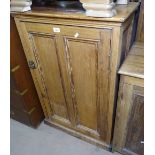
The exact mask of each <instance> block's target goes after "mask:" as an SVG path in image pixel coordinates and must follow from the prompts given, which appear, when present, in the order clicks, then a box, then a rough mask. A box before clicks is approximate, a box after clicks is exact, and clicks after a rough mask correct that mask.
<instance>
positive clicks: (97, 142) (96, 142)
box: [44, 119, 111, 151]
mask: <svg viewBox="0 0 155 155" xmlns="http://www.w3.org/2000/svg"><path fill="white" fill-rule="evenodd" d="M44 122H45V124H47V125H50V126H52V127H55V128H57V129H59V130H62V131H64V132H66V133H68V134H70V135H72V136H74V137H77V138H79V139H82V140H84V141H86V142H88V143H90V144H93V145H96V146H98V147H100V148H103V149H105V150H107V151H111V145H108V144H106V143H104V142H102V141H100V140H97V139H94V138H91V137H89V136H87V135H84V134H82V133H80V132H77V131H75V130H73V129H70V128H67V127H65V126H62V125H60V124H58V123H55V122H52V121H51V120H48V119H45V120H44Z"/></svg>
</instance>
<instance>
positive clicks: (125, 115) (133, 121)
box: [113, 44, 144, 155]
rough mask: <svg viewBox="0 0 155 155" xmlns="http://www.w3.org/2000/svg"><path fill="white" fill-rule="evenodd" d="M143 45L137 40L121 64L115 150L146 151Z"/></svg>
mask: <svg viewBox="0 0 155 155" xmlns="http://www.w3.org/2000/svg"><path fill="white" fill-rule="evenodd" d="M143 52H144V49H143V47H141V45H140V44H135V45H134V46H133V47H132V49H131V51H130V53H129V55H128V57H127V59H126V61H125V62H124V64H123V65H122V67H121V69H120V71H119V73H120V74H121V82H120V90H119V98H118V105H117V113H116V124H115V133H114V144H113V147H114V150H116V151H119V152H121V153H122V154H125V155H135V154H137V155H143V154H144V53H143Z"/></svg>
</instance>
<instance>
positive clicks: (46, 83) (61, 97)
mask: <svg viewBox="0 0 155 155" xmlns="http://www.w3.org/2000/svg"><path fill="white" fill-rule="evenodd" d="M23 27H25V28H26V29H25V30H26V33H24V34H25V38H26V41H27V44H28V45H29V47H30V50H29V51H27V55H28V62H29V60H31V59H32V60H33V61H34V63H35V67H34V68H35V69H34V70H31V71H32V74H33V78H34V80H35V78H36V81H37V82H36V87H39V89H38V93H40V96H41V97H40V98H41V99H44V100H43V101H42V103H43V104H42V106H43V108H44V111H45V112H46V110H47V116H46V119H50V120H53V121H57V122H60V123H64V124H70V117H69V111H70V110H68V109H67V107H68V106H67V102H66V97H65V89H64V81H63V78H62V72H61V66H60V59H59V52H58V45H57V36H56V35H55V34H54V33H52V26H51V25H49V24H47V25H46V24H33V23H24V26H23ZM23 30H24V28H23ZM29 63H30V62H29ZM31 63H33V62H31ZM30 68H31V66H30ZM35 73H36V74H35Z"/></svg>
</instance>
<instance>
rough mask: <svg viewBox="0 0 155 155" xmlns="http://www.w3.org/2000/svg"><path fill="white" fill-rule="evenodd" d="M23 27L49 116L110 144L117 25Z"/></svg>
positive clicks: (54, 120)
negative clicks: (113, 40)
mask: <svg viewBox="0 0 155 155" xmlns="http://www.w3.org/2000/svg"><path fill="white" fill-rule="evenodd" d="M23 26H24V27H25V30H26V31H27V35H25V37H26V38H27V39H26V40H29V41H28V43H27V44H28V46H29V47H30V48H29V49H30V50H29V51H28V52H29V54H27V55H28V59H29V58H32V60H33V61H34V64H35V67H34V68H35V69H34V71H33V70H32V75H33V78H34V80H35V81H36V82H35V83H36V85H37V87H38V91H39V93H40V91H42V93H40V98H42V97H43V98H45V100H46V103H43V106H44V107H45V109H47V117H48V119H50V120H51V121H53V122H55V123H57V124H61V125H63V126H65V127H69V128H72V129H74V130H76V131H78V132H80V133H83V134H85V135H87V136H90V137H94V138H96V139H98V140H101V141H105V142H107V143H109V142H110V135H109V133H111V131H109V128H108V127H109V124H108V123H109V122H108V121H109V120H108V115H109V113H108V98H109V82H110V81H109V79H110V54H111V47H110V44H111V43H110V42H111V30H109V29H93V28H84V27H71V26H61V25H50V24H38V23H37V24H36V23H35V24H34V23H28V22H25V23H24V25H23ZM30 67H31V66H30ZM33 72H35V74H34V73H33ZM38 75H39V77H40V78H39V79H38ZM39 93H38V94H39ZM42 102H45V101H42Z"/></svg>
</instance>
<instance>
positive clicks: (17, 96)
mask: <svg viewBox="0 0 155 155" xmlns="http://www.w3.org/2000/svg"><path fill="white" fill-rule="evenodd" d="M10 34H11V35H10V56H11V57H10V61H11V63H10V68H11V74H10V104H11V106H10V115H11V118H13V119H15V120H17V121H19V122H22V123H24V124H27V125H29V126H32V127H37V126H38V125H39V123H40V122H41V121H42V120H43V119H44V114H43V110H42V108H41V104H40V101H39V98H38V95H37V92H36V89H35V86H34V83H33V80H32V77H31V73H30V71H29V67H28V65H27V61H26V58H25V55H24V52H23V48H22V44H21V41H20V38H19V35H18V31H17V28H16V25H15V21H14V19H13V18H12V17H11V19H10Z"/></svg>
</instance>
